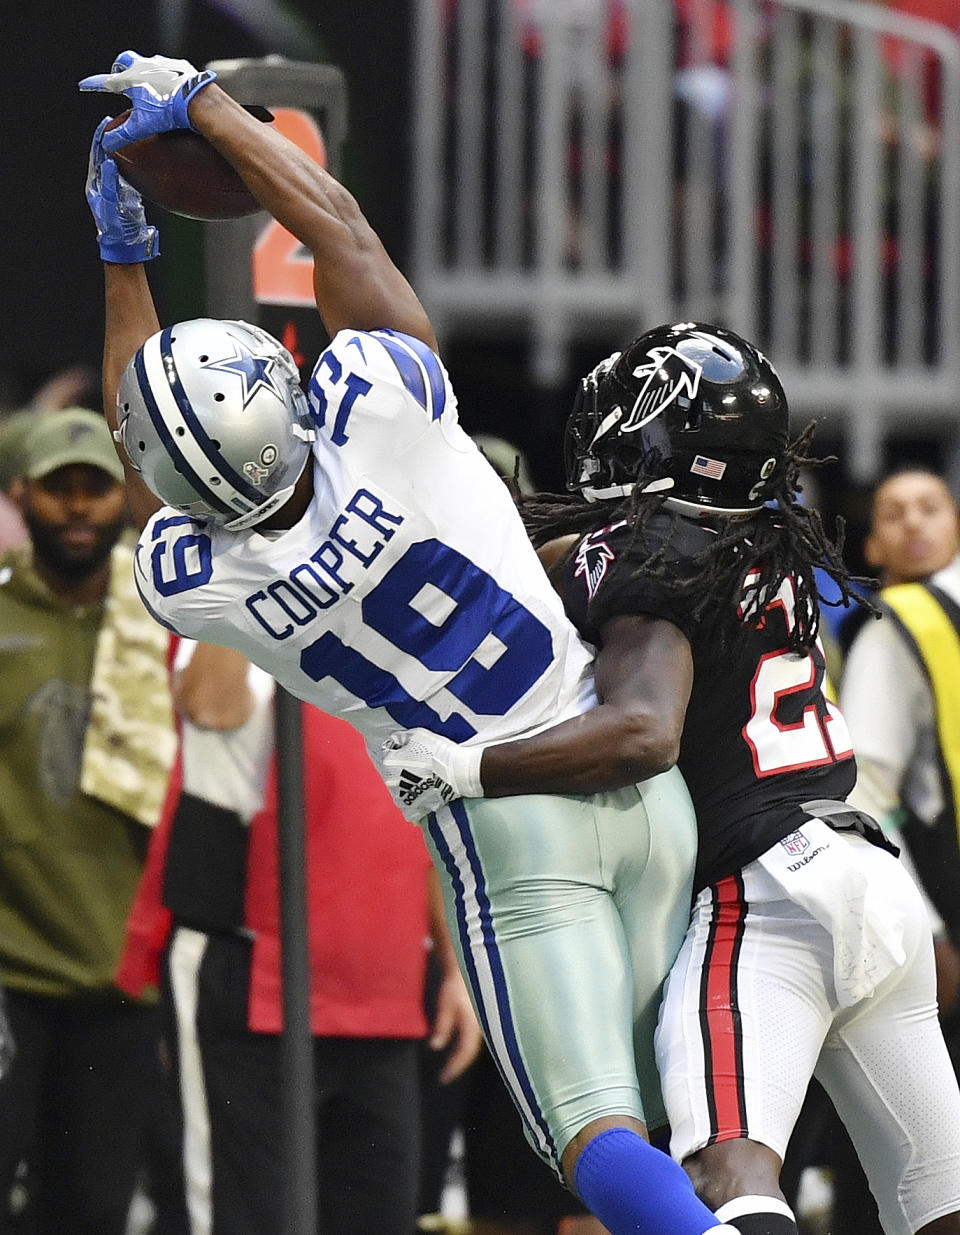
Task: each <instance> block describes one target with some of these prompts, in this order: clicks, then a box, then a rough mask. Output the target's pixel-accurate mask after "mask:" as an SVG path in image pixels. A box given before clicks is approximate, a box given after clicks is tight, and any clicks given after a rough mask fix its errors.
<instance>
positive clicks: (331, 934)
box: [121, 643, 480, 1235]
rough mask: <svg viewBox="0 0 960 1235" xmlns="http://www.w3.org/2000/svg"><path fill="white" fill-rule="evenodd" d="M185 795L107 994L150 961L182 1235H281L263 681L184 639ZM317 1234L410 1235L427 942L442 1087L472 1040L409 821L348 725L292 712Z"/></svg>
mask: <svg viewBox="0 0 960 1235" xmlns="http://www.w3.org/2000/svg"><path fill="white" fill-rule="evenodd" d="M175 691H176V698H177V703H178V706H179V709H180V712H181V715H182V718H183V721H182V746H181V749H182V776H183V785H182V792H181V795H180V797H179V801H178V803H177V805H176V809H175V811H173V812H172V813H171V817H170V820H169V825H168V826H165V827H164V828H163V829H161V830H158V832H157V834H156V839H155V843H154V844H153V846H152V847H151V853H150V858H149V861H148V866H147V871H146V874H145V876H144V879H143V882H142V884H141V888H140V890H139V893H138V896H137V901H136V904H135V908H134V912H133V914H132V915H131V920H130V928H129V946H128V949H127V952H126V955H125V959H124V964H123V967H122V971H121V982H122V984H123V985H124V986H125V987H126V988H127V989H129V990H131V991H134V992H136V991H139V990H140V989H141V987H142V985H143V982H144V981H145V980H150V979H153V978H155V977H156V976H157V975H158V973H159V970H160V968H161V953H162V952H163V953H164V956H163V960H162V969H163V995H164V1010H165V1014H166V1015H167V1016H168V1017H170V1018H171V1019H172V1021H173V1023H174V1025H175V1035H174V1036H175V1040H176V1042H177V1044H178V1049H177V1060H176V1063H177V1068H178V1072H179V1092H180V1096H181V1099H182V1114H183V1123H184V1133H183V1135H184V1140H183V1158H184V1163H185V1168H186V1183H187V1201H188V1208H189V1211H190V1214H191V1219H192V1222H193V1224H194V1229H195V1230H204V1231H212V1232H214V1233H216V1232H223V1233H224V1235H247V1233H248V1232H249V1235H279V1233H280V1232H281V1230H282V1222H283V1203H284V1195H285V1182H284V1178H283V1162H282V1161H281V1159H280V1153H279V1147H280V1145H281V1144H282V1142H283V1129H282V1122H281V1121H282V1117H283V1110H282V1098H281V1094H282V1084H281V1067H282V1057H283V1050H282V1045H281V1043H280V1040H279V1037H278V1035H279V1032H280V1030H281V1027H282V1009H281V1002H280V949H281V938H280V918H279V876H278V869H277V865H278V863H277V816H276V769H275V767H274V766H273V722H272V702H273V693H274V684H273V681H272V679H271V678H269V677H268V676H267V675H266V674H265V673H263V672H262V670H260V669H257V668H255V667H253V666H251V665H249V663H248V662H247V661H246V660H245V659H244V658H243V657H242V656H241V655H240V654H239V653H237V652H233V651H229V650H227V649H224V648H218V647H210V646H207V645H203V644H198V645H193V644H190V643H184V644H182V645H181V651H180V654H179V657H178V672H177V674H176V678H175ZM302 718H303V751H304V774H305V786H304V788H305V812H306V814H305V823H306V829H307V835H306V847H307V902H308V912H309V922H308V936H309V945H310V955H311V977H312V983H311V999H310V1004H311V1025H312V1029H313V1033H314V1035H315V1049H314V1068H315V1086H316V1101H315V1110H316V1125H317V1129H316V1130H317V1144H316V1169H317V1181H318V1188H317V1191H318V1209H319V1212H318V1229H319V1230H321V1231H322V1232H323V1233H324V1235H409V1233H410V1231H411V1229H412V1227H413V1223H414V1218H415V1208H416V1181H417V1173H418V1166H419V1136H418V1127H419V1124H418V1118H417V1114H418V1102H419V1073H418V1044H419V1041H420V1040H421V1039H422V1038H423V1037H424V1035H425V1033H426V1030H427V1024H426V1020H425V1018H424V972H425V964H426V956H427V952H426V944H427V939H428V934H432V937H433V940H434V946H435V952H436V955H437V957H438V962H439V963H438V967H439V970H440V973H441V981H440V991H439V995H438V999H437V1012H436V1017H435V1021H434V1027H433V1034H432V1037H431V1045H432V1046H434V1047H435V1048H436V1049H441V1048H443V1047H446V1046H448V1045H449V1047H450V1053H449V1056H448V1057H447V1059H446V1061H445V1065H444V1076H445V1077H450V1078H452V1077H453V1076H454V1075H456V1074H457V1073H458V1072H459V1071H461V1070H462V1069H463V1068H465V1067H467V1066H468V1064H469V1063H470V1062H472V1060H473V1059H474V1058H475V1056H476V1053H477V1051H478V1049H479V1046H480V1031H479V1027H478V1025H477V1023H476V1019H475V1017H474V1014H473V1011H472V1009H471V1007H470V1004H469V998H468V996H467V992H466V988H465V986H464V984H463V980H462V978H461V977H460V973H459V970H458V968H457V963H456V958H455V956H454V952H453V947H452V944H451V942H450V939H449V936H448V935H447V932H446V927H445V925H444V923H443V917H442V908H441V904H440V898H439V891H438V889H436V888H435V876H434V874H433V871H432V867H431V866H430V862H429V858H428V856H427V852H426V849H425V847H424V844H423V840H422V836H421V834H420V832H419V831H418V829H416V828H415V827H413V826H412V825H411V824H409V823H408V822H407V821H406V820H405V819H403V817H402V816H401V815H400V813H399V811H398V810H397V808H396V807H395V806H394V805H393V802H392V800H391V798H390V795H389V793H388V792H387V789H386V787H385V785H384V784H383V782H382V781H381V779H380V777H379V775H378V774H377V772H376V771H375V770H374V768H373V765H372V764H371V763H370V761H369V758H368V756H367V754H366V750H365V748H364V745H363V741H362V739H361V738H360V736H359V735H358V734H357V733H356V731H355V730H354V729H352V728H351V727H350V726H349V725H347V724H346V723H344V722H343V721H341V720H337V719H334V718H332V717H330V716H326V715H325V714H323V713H322V712H319V711H318V710H317V709H316V708H312V707H308V706H306V705H304V707H303V710H302Z"/></svg>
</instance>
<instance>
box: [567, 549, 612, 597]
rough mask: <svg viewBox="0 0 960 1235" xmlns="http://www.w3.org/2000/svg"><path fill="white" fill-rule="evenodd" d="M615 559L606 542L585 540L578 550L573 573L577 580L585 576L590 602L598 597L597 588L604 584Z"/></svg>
mask: <svg viewBox="0 0 960 1235" xmlns="http://www.w3.org/2000/svg"><path fill="white" fill-rule="evenodd" d="M615 557H616V554H615V553H614V552H613V550H612V549H611V548H610V546H609V545H608V544H607V542H606V541H605V540H585V541H584V542H583V543H582V544H581V545H580V548H579V549H578V550H577V556H576V558H575V559H574V570H573V573H574V576H575V577H576V578H579V577H580V576H581V575H582V576H583V581H584V583H585V584H586V585H587V596H588V598H589V599H590V600H593V598H594V596H596V594H597V588H598V587H599V586H600V584H601V583H602V582H603V580H604V577H605V576H606V573H607V568H608V566H609V565H610V563H611V562H612V561H613V560H614V558H615Z"/></svg>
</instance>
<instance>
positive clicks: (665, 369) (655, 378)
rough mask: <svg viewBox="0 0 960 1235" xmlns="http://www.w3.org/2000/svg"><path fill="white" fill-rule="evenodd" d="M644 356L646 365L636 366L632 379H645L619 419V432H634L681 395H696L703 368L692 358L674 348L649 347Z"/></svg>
mask: <svg viewBox="0 0 960 1235" xmlns="http://www.w3.org/2000/svg"><path fill="white" fill-rule="evenodd" d="M647 355H648V356H649V358H650V362H649V364H643V365H637V367H636V368H635V369H634V371H633V376H634V377H636V378H641V379H645V380H644V381H643V385H642V386H641V387H640V393H639V394H638V395H637V397H636V400H635V401H634V404H633V407H632V408H631V409H630V411H629V413H628V415H627V416H626V417H625V418H624V419H623V421H621V424H620V432H621V433H635V432H636V431H637V429H642V428H643V426H644V425H645V424H649V422H650V421H651V420H653V419H654V418H655V417H657V416H659V415H660V413H661V412H662V411H663V410H664V408H666V407H669V406H670V404H671V403H673V402H674V401H675V400H676V399H678V398H679V397H680V396H681V395H682V394H684V393H686V395H687V398H688V399H693V398H695V397H696V393H697V390H698V389H699V386H700V375H701V373H702V372H703V369H702V368H701V367H700V365H698V364H697V362H696V361H695V360H691V359H690V358H689V357H688V356H684V355H683V353H682V352H678V351H677V349H676V348H674V347H652V348H651V349H650V351H649V352H647Z"/></svg>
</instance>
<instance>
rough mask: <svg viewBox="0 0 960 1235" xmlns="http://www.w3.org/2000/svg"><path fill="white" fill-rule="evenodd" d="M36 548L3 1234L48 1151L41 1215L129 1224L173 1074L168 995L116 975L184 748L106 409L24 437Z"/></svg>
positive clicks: (18, 741)
mask: <svg viewBox="0 0 960 1235" xmlns="http://www.w3.org/2000/svg"><path fill="white" fill-rule="evenodd" d="M18 470H21V471H22V483H21V485H20V486H19V492H18V498H17V501H18V504H19V508H20V511H21V513H22V515H23V518H24V521H25V523H26V526H27V528H28V532H29V545H28V547H27V548H26V549H23V550H21V551H17V552H13V553H7V554H5V555H4V556H3V557H2V558H0V628H2V631H3V634H2V640H0V680H2V688H0V701H2V702H0V713H2V718H3V720H2V724H0V733H2V745H0V981H2V982H3V985H4V986H5V988H6V992H7V1004H8V1013H9V1018H10V1024H11V1028H12V1032H13V1037H14V1040H15V1042H16V1044H17V1052H16V1056H15V1058H14V1061H13V1064H12V1066H11V1067H10V1069H9V1071H8V1072H6V1073H5V1074H4V1075H3V1076H2V1078H0V1108H2V1110H3V1119H2V1120H0V1231H2V1232H4V1233H6V1232H7V1231H10V1230H12V1229H14V1227H13V1226H12V1225H11V1224H12V1222H13V1219H12V1217H11V1215H10V1213H9V1211H8V1197H9V1196H10V1193H11V1186H12V1184H13V1182H14V1178H15V1176H16V1174H17V1172H18V1168H19V1166H20V1164H21V1163H22V1162H23V1161H24V1160H28V1161H29V1164H30V1178H31V1180H32V1183H33V1188H32V1198H33V1200H32V1208H33V1210H34V1211H35V1216H34V1217H32V1218H31V1222H32V1225H31V1230H35V1231H37V1232H39V1233H40V1235H47V1233H49V1235H54V1233H56V1235H63V1232H77V1233H83V1235H123V1232H124V1230H125V1226H126V1220H127V1212H128V1209H129V1207H130V1200H131V1196H132V1194H133V1191H134V1186H135V1182H136V1176H137V1172H138V1168H139V1166H140V1163H141V1153H142V1145H143V1139H142V1134H143V1123H144V1119H145V1112H146V1109H147V1106H148V1103H149V1100H150V1094H151V1092H152V1088H153V1081H154V1079H155V1078H156V1076H157V1072H158V1058H157V1053H158V1018H157V1013H156V1009H155V1007H151V1006H150V1005H149V1004H148V1003H146V1002H137V1001H132V1000H129V999H126V998H123V997H122V996H121V995H120V992H119V991H118V990H117V989H116V987H115V985H114V982H113V973H114V969H115V966H116V963H117V959H118V957H119V954H120V949H121V946H122V941H123V927H124V921H125V918H126V915H127V912H128V910H129V907H130V902H131V900H132V897H133V893H134V890H135V888H136V884H137V880H138V879H139V877H140V873H141V870H142V866H143V861H144V858H145V855H146V851H147V844H148V837H149V833H150V828H151V827H152V826H153V825H154V824H155V823H156V821H157V818H158V815H159V813H160V809H161V806H162V802H163V799H164V796H165V794H166V790H167V784H168V778H169V771H170V765H171V763H172V761H173V757H174V752H175V748H176V735H175V730H174V726H173V713H172V706H171V697H170V689H169V677H168V655H169V636H168V635H167V634H166V632H165V631H163V630H162V629H161V628H160V627H158V626H157V625H156V623H155V622H154V621H153V620H152V619H151V618H150V617H148V615H147V614H146V612H145V610H144V609H143V606H142V604H141V602H140V600H139V597H138V596H137V593H136V591H135V588H134V584H133V572H132V548H131V546H130V544H129V543H128V541H127V540H126V539H124V538H123V532H124V530H125V529H126V527H127V523H128V519H127V511H126V498H125V492H124V488H123V473H122V470H121V468H120V464H119V461H118V459H117V455H116V453H115V451H114V448H113V443H112V441H111V438H110V434H109V431H108V429H107V425H106V422H105V421H104V420H103V418H102V417H101V416H99V415H97V414H96V413H94V412H91V411H86V410H83V409H78V408H74V409H71V410H68V411H60V412H56V413H52V414H51V415H49V416H44V417H43V418H42V419H40V420H39V421H38V422H37V423H36V424H34V425H32V426H31V427H30V429H29V432H28V433H27V435H26V437H25V439H24V441H23V445H22V461H21V464H20V465H18Z"/></svg>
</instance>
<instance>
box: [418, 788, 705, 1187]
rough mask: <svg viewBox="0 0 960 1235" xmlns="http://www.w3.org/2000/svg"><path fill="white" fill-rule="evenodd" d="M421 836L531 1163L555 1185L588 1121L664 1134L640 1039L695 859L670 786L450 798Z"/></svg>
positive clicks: (685, 816) (672, 947)
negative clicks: (611, 1119) (635, 1123)
mask: <svg viewBox="0 0 960 1235" xmlns="http://www.w3.org/2000/svg"><path fill="white" fill-rule="evenodd" d="M423 826H424V833H425V835H426V838H427V843H428V846H429V848H430V851H431V855H432V857H433V860H434V863H435V865H436V867H437V870H438V871H439V873H440V876H441V879H440V882H441V886H442V888H443V895H444V902H445V907H446V916H447V922H448V925H449V927H450V933H451V935H452V937H453V940H454V944H455V946H456V948H457V951H458V954H459V958H460V967H461V970H462V972H463V974H464V977H465V978H466V981H467V985H468V987H469V989H470V991H471V995H472V998H473V1003H474V1007H475V1009H476V1012H477V1016H478V1018H479V1021H480V1025H481V1027H482V1028H483V1032H484V1037H485V1038H486V1041H487V1044H488V1046H489V1048H490V1050H491V1052H492V1054H493V1057H494V1059H495V1060H496V1062H497V1065H498V1067H499V1069H500V1072H501V1074H502V1076H503V1079H504V1081H505V1083H506V1085H507V1088H508V1089H509V1091H510V1094H511V1096H512V1097H513V1100H514V1102H515V1104H516V1106H517V1108H518V1110H519V1112H520V1115H521V1117H522V1119H523V1124H524V1130H525V1132H526V1135H527V1139H528V1140H529V1141H530V1143H531V1145H532V1146H533V1147H534V1149H535V1150H536V1151H537V1153H538V1154H539V1155H540V1156H541V1157H542V1158H543V1159H544V1160H545V1161H546V1162H547V1163H548V1164H549V1165H550V1166H551V1167H552V1168H553V1169H554V1171H556V1172H557V1173H558V1174H560V1161H561V1155H562V1154H563V1150H564V1148H565V1147H566V1145H567V1144H568V1143H569V1142H570V1141H571V1140H572V1139H573V1137H574V1136H575V1135H576V1134H577V1133H578V1132H579V1131H580V1130H581V1129H582V1128H583V1127H584V1125H585V1124H587V1123H588V1122H589V1121H590V1120H593V1119H597V1118H599V1117H600V1116H607V1115H615V1116H623V1115H632V1116H633V1117H634V1118H636V1119H642V1120H644V1122H645V1123H646V1124H647V1126H648V1127H649V1128H655V1127H657V1126H659V1125H661V1124H663V1123H664V1122H665V1115H664V1109H663V1101H662V1099H661V1096H660V1084H659V1079H658V1076H657V1070H656V1063H655V1059H654V1051H653V1036H654V1030H655V1028H656V1024H657V1016H658V1012H659V1008H660V997H661V988H662V984H663V981H664V978H665V977H666V975H667V972H668V971H669V969H670V966H671V964H672V963H673V960H674V958H675V957H676V955H677V952H678V951H679V949H680V945H681V943H682V941H683V937H684V933H685V931H686V929H687V925H688V923H689V919H690V897H691V887H692V880H693V865H694V861H695V858H696V822H695V818H694V813H693V807H692V805H691V802H690V798H689V795H688V793H687V789H686V786H685V785H684V783H683V779H682V777H681V776H680V773H679V772H678V771H676V769H674V770H673V771H671V772H667V773H665V774H664V775H662V776H656V777H653V778H651V779H650V780H648V781H644V782H643V783H642V784H639V785H636V786H633V785H631V786H629V787H628V788H625V789H620V790H617V791H616V792H613V793H603V794H596V795H592V796H588V797H575V796H564V797H561V796H553V795H550V796H548V795H535V796H534V795H531V796H523V797H512V798H490V799H483V798H470V799H462V800H460V801H457V802H454V803H452V804H451V805H450V806H448V807H444V809H443V810H441V811H439V812H437V814H435V815H430V816H429V817H428V819H427V820H425V821H424V825H423Z"/></svg>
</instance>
